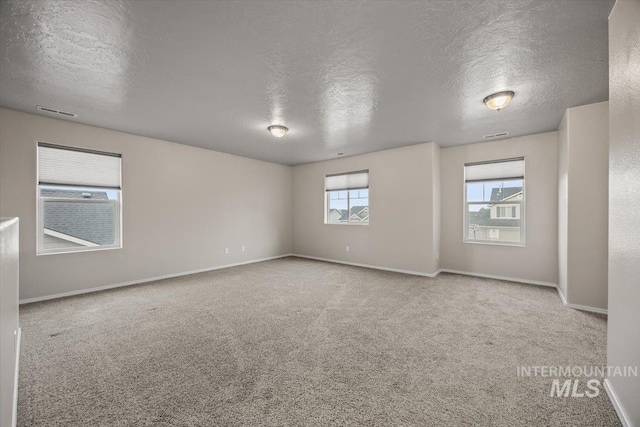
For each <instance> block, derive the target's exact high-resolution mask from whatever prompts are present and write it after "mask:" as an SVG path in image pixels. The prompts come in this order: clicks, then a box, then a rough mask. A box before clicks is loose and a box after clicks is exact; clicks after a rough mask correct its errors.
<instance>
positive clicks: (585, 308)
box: [558, 286, 609, 315]
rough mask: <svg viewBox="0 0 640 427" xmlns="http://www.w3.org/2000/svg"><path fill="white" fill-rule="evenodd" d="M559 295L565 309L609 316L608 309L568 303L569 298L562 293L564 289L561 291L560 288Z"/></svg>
mask: <svg viewBox="0 0 640 427" xmlns="http://www.w3.org/2000/svg"><path fill="white" fill-rule="evenodd" d="M558 294H559V295H560V299H561V300H562V305H564V306H565V307H569V308H573V309H575V310H582V311H590V312H592V313H598V314H604V315H608V314H609V312H608V310H607V309H606V308H598V307H590V306H588V305H580V304H569V303H568V302H567V298H566V297H565V296H564V294H563V293H562V289H560V286H558Z"/></svg>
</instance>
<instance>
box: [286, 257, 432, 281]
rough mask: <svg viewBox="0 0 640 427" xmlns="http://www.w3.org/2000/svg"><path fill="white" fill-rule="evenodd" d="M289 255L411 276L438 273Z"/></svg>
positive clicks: (428, 275) (427, 275) (430, 275)
mask: <svg viewBox="0 0 640 427" xmlns="http://www.w3.org/2000/svg"><path fill="white" fill-rule="evenodd" d="M291 256H295V257H298V258H306V259H314V260H316V261H324V262H332V263H335V264H345V265H352V266H354V267H364V268H371V269H374V270H383V271H392V272H394V273H404V274H411V275H413V276H422V277H436V276H437V275H438V274H440V270H438V271H436V272H435V273H423V272H421V271H412V270H402V269H399V268H392V267H381V266H379V265H370V264H360V263H357V262H349V261H340V260H337V259H329V258H320V257H315V256H309V255H300V254H291Z"/></svg>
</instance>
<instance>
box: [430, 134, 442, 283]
mask: <svg viewBox="0 0 640 427" xmlns="http://www.w3.org/2000/svg"><path fill="white" fill-rule="evenodd" d="M440 174H441V171H440V146H439V145H437V144H433V161H432V170H431V176H432V188H433V190H432V191H433V253H434V254H435V257H436V259H435V262H434V265H433V270H434V271H438V270H440V240H441V237H440V228H441V227H442V216H441V210H440V203H441V200H442V194H441V192H440V188H441V185H442V184H441V182H440Z"/></svg>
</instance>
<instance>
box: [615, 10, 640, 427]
mask: <svg viewBox="0 0 640 427" xmlns="http://www.w3.org/2000/svg"><path fill="white" fill-rule="evenodd" d="M639 23H640V1H638V0H625V1H622V0H618V1H617V2H616V4H615V6H614V8H613V11H612V12H611V16H610V17H609V75H610V81H609V90H610V96H609V124H610V131H609V323H608V328H609V331H608V336H607V365H610V366H640V214H639V211H638V208H639V207H640V42H639V41H640V24H639ZM609 381H610V385H611V388H612V389H613V391H614V392H615V393H616V395H617V396H618V398H619V401H620V403H621V405H622V407H623V408H624V409H625V410H626V412H627V414H628V416H629V421H630V422H631V423H633V425H636V426H640V404H638V402H640V378H637V377H635V378H634V377H631V378H622V377H612V378H609Z"/></svg>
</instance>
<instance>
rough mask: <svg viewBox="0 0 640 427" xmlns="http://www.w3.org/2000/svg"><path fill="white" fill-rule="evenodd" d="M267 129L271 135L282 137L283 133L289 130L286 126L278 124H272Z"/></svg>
mask: <svg viewBox="0 0 640 427" xmlns="http://www.w3.org/2000/svg"><path fill="white" fill-rule="evenodd" d="M267 129H268V130H269V132H271V135H273V136H275V137H276V138H282V137H283V136H284V134H285V133H287V131H288V130H289V129H287V128H286V127H284V126H280V125H272V126H269V127H268V128H267Z"/></svg>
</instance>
